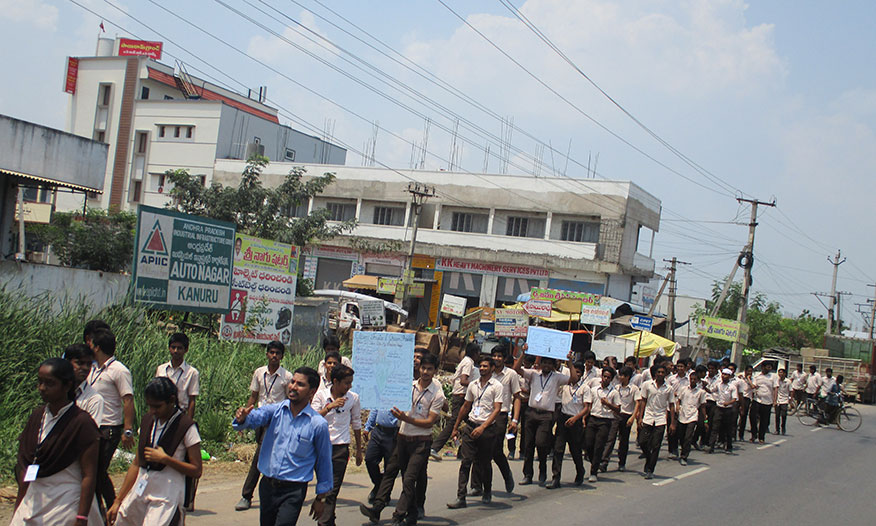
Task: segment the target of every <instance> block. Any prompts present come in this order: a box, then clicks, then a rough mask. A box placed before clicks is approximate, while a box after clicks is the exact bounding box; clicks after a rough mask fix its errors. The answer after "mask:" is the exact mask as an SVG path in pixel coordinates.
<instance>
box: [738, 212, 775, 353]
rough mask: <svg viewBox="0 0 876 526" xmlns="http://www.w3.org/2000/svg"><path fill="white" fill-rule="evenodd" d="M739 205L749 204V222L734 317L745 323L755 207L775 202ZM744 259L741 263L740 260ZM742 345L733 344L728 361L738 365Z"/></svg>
mask: <svg viewBox="0 0 876 526" xmlns="http://www.w3.org/2000/svg"><path fill="white" fill-rule="evenodd" d="M736 201H738V202H740V203H750V204H751V221H750V222H749V223H748V244H746V245H745V249H744V250H743V253H742V255H740V256H739V261H738V263H739V266H741V267H742V268H743V269H744V270H745V278H744V279H743V281H742V304H741V305H740V306H739V314H738V315H737V316H736V321H738V322H739V323H745V320H746V319H747V317H748V297H749V296H750V295H751V267H753V266H754V229H755V228H757V207H758V206H760V205H763V206H769V207H775V206H776V200H775V199H773V200H772V201H771V202H769V203H767V202H764V201H758V200H757V199H743V198H741V197H739V198H737V199H736ZM743 259H745V262H744V263H743V262H742V260H743ZM742 347H743V344H742V343H740V342H739V341H738V340H737V341H735V342H733V350H732V351H730V361H731V362H733V363H735V364H737V365H738V364H739V362H738V361H737V359H738V358H739V356H740V355H741V354H742Z"/></svg>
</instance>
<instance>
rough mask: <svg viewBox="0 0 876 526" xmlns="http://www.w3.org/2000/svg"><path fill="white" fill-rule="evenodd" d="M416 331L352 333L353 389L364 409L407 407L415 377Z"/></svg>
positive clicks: (404, 409) (404, 408)
mask: <svg viewBox="0 0 876 526" xmlns="http://www.w3.org/2000/svg"><path fill="white" fill-rule="evenodd" d="M414 336H415V335H414V334H413V333H404V332H370V331H356V332H354V333H353V370H354V371H355V375H354V376H353V391H354V392H356V393H358V394H359V400H360V402H361V404H362V409H392V408H393V407H398V408H399V409H401V410H402V411H407V410H408V409H409V408H410V406H411V384H412V382H413V381H414Z"/></svg>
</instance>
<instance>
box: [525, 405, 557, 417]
mask: <svg viewBox="0 0 876 526" xmlns="http://www.w3.org/2000/svg"><path fill="white" fill-rule="evenodd" d="M529 409H530V410H531V411H535V413H536V414H539V415H542V414H544V415H552V414H554V412H553V411H548V410H547V409H537V408H535V407H530V408H529Z"/></svg>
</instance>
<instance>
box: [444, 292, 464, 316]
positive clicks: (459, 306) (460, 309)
mask: <svg viewBox="0 0 876 526" xmlns="http://www.w3.org/2000/svg"><path fill="white" fill-rule="evenodd" d="M465 303H466V302H465V298H463V297H461V296H453V295H452V294H445V295H444V298H443V299H442V300H441V312H443V313H444V314H450V315H451V316H464V315H465Z"/></svg>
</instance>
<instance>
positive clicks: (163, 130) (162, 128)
mask: <svg viewBox="0 0 876 526" xmlns="http://www.w3.org/2000/svg"><path fill="white" fill-rule="evenodd" d="M166 128H167V126H159V127H158V136H159V137H161V138H164V134H165V133H167V130H166Z"/></svg>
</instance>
